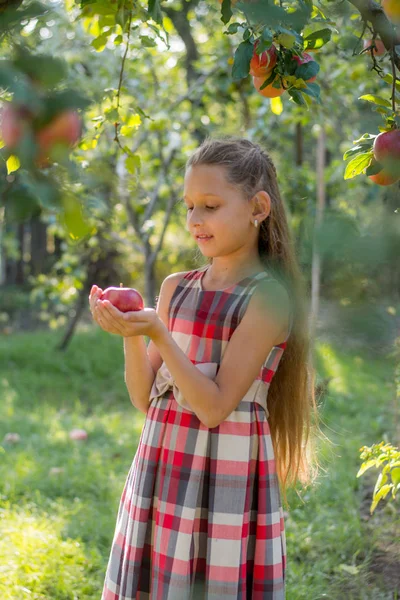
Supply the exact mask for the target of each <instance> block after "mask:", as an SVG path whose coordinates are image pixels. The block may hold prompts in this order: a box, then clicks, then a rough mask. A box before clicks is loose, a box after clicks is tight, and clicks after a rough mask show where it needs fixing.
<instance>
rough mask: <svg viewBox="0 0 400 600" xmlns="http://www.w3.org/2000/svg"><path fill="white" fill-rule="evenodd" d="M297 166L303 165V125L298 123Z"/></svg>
mask: <svg viewBox="0 0 400 600" xmlns="http://www.w3.org/2000/svg"><path fill="white" fill-rule="evenodd" d="M295 160H296V166H298V167H301V165H302V164H303V127H302V125H301V123H296V157H295Z"/></svg>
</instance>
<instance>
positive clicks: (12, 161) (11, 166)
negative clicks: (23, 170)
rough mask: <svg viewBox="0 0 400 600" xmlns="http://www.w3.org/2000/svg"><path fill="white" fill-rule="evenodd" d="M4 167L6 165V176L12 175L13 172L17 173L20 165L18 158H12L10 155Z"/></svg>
mask: <svg viewBox="0 0 400 600" xmlns="http://www.w3.org/2000/svg"><path fill="white" fill-rule="evenodd" d="M6 165H7V174H8V175H10V173H14V172H15V171H18V169H19V168H20V166H21V163H20V162H19V158H18V156H14V155H13V154H12V155H11V156H10V157H9V159H8V160H7V162H6Z"/></svg>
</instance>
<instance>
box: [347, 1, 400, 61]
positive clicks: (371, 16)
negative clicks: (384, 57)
mask: <svg viewBox="0 0 400 600" xmlns="http://www.w3.org/2000/svg"><path fill="white" fill-rule="evenodd" d="M349 2H350V4H353V6H355V7H356V8H357V10H358V11H359V12H360V14H361V17H362V19H363V21H364V22H365V23H367V22H368V21H369V22H370V23H371V24H372V28H373V30H374V32H375V33H377V34H379V37H380V38H381V40H382V42H383V44H384V46H385V48H386V50H388V51H389V52H390V53H391V56H392V59H393V61H394V64H395V65H396V67H397V69H398V70H399V71H400V48H399V49H396V46H398V45H400V36H399V35H397V34H396V30H395V28H394V26H393V23H392V22H391V21H390V20H389V19H388V18H387V16H386V14H385V11H384V10H383V8H382V7H381V5H380V4H378V3H377V2H375V1H374V0H349Z"/></svg>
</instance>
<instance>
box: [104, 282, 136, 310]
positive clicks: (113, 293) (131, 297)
mask: <svg viewBox="0 0 400 600" xmlns="http://www.w3.org/2000/svg"><path fill="white" fill-rule="evenodd" d="M100 300H108V301H109V302H111V304H113V306H115V308H118V310H120V311H121V312H129V311H131V310H143V308H144V302H143V298H142V296H141V295H140V293H139V292H138V291H137V290H135V289H134V288H124V287H109V288H107V289H106V290H104V292H103V293H102V294H101V296H100Z"/></svg>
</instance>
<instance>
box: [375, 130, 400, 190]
mask: <svg viewBox="0 0 400 600" xmlns="http://www.w3.org/2000/svg"><path fill="white" fill-rule="evenodd" d="M373 152H374V158H375V159H376V160H377V161H378V162H379V163H381V164H382V166H383V167H384V169H385V171H387V172H389V174H390V175H392V176H393V177H397V178H399V177H400V129H392V131H384V132H383V133H380V134H379V135H378V136H377V137H376V138H375V141H374V146H373Z"/></svg>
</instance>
